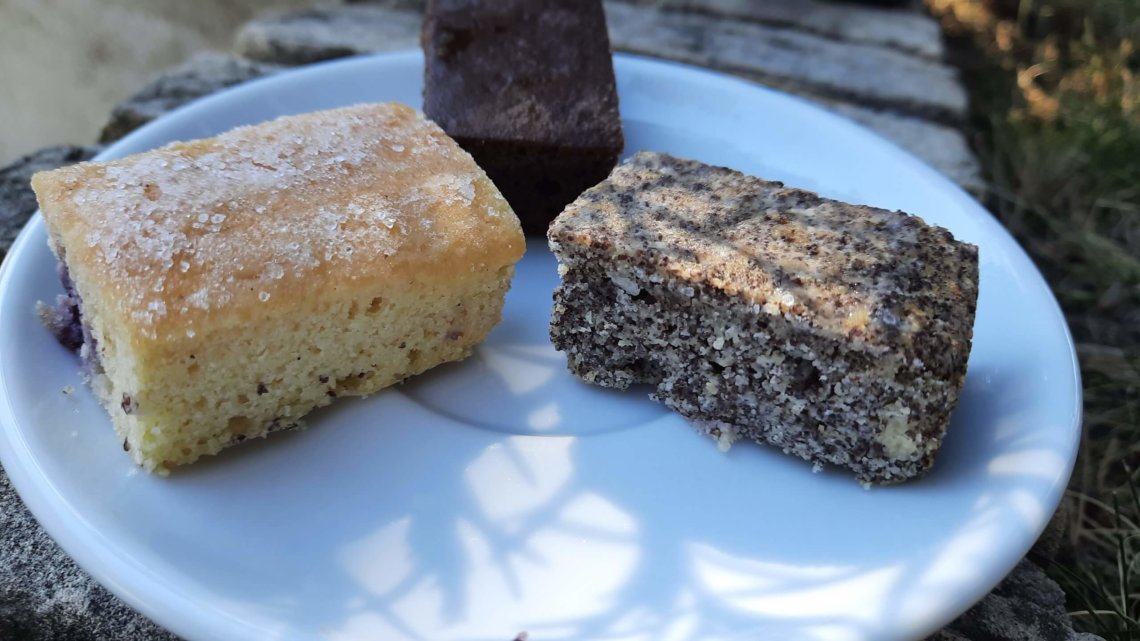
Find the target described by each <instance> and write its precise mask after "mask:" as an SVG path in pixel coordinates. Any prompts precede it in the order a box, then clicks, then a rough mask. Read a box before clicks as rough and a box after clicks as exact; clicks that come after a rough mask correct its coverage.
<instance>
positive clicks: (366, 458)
mask: <svg viewBox="0 0 1140 641" xmlns="http://www.w3.org/2000/svg"><path fill="white" fill-rule="evenodd" d="M534 354H535V353H531V355H532V357H533V359H534V360H533V363H532V364H535V365H537V366H545V365H543V364H544V363H548V361H547V360H544V359H543V358H542V357H541V356H534ZM548 364H550V365H551V366H558V367H562V366H563V365H562V364H561V363H548ZM469 365H471V366H472V367H477V362H473V363H470V364H469ZM1001 372H1002V369H1001V368H1000V367H997V366H996V365H992V364H988V363H985V362H981V363H978V364H977V366H976V367H975V368H974V369H972V370H971V374H970V378H969V379H968V384H967V388H966V392H965V394H964V397H963V401H962V404H961V406H960V409H959V411H958V413H957V414H956V415H955V422H954V425H953V427H952V430H951V432H950V436H949V438H948V439H947V443H946V447H945V449H944V451H943V453H942V454H943V455H942V456H941V457H940V459H939V463H938V464H937V465H936V467H935V470H934V471H933V473H932V474H931V475H930V476H928V477H927V478H925V479H923V480H921V481H918V482H916V483H911V484H907V485H903V486H897V487H885V488H873V489H871V490H869V491H867V490H863V489H862V488H860V487H859V486H858V485H857V484H855V483H854V482H853V481H852V480H851V479H850V478H849V477H848V476H847V475H846V474H844V473H842V472H837V471H825V472H823V473H821V474H812V473H811V472H810V467H809V466H808V465H807V464H805V463H803V462H802V461H799V460H798V459H792V458H790V457H785V456H783V455H781V454H779V453H778V452H775V451H773V450H772V449H771V448H767V447H763V446H758V445H754V444H745V443H741V444H738V445H737V446H736V447H734V448H733V449H732V450H731V451H730V452H728V453H727V454H722V453H720V452H718V451H717V450H716V447H715V445H714V444H713V443H711V442H710V441H709V440H708V439H707V438H704V437H701V436H699V435H697V434H696V433H694V432H693V431H692V430H691V429H690V428H689V426H687V425H686V424H685V423H684V422H683V421H680V420H679V419H676V418H675V417H672V416H671V415H667V414H666V415H664V416H661V417H660V418H658V419H656V420H652V421H649V422H648V423H647V424H644V425H642V426H640V427H637V428H635V429H628V430H616V431H607V432H601V433H593V434H586V435H581V436H533V435H526V434H521V435H520V434H509V433H506V432H505V431H492V430H485V429H472V428H471V427H470V426H467V425H462V424H459V423H458V422H450V421H447V420H441V419H440V417H439V416H434V417H432V416H430V415H429V416H428V418H422V417H421V418H415V419H411V418H409V419H407V422H404V423H403V424H395V423H393V422H391V421H390V420H388V418H387V417H392V416H399V417H413V416H420V415H417V414H415V413H414V412H410V411H408V410H410V408H411V407H412V406H415V405H417V401H415V400H414V397H415V396H417V390H415V389H405V388H400V389H398V390H396V391H394V392H393V393H386V394H382V395H380V396H378V397H377V398H375V399H371V400H369V401H365V402H359V401H348V402H346V403H342V404H338V405H336V406H335V407H333V408H329V409H326V410H323V411H322V412H320V413H319V414H318V415H317V416H315V417H314V419H313V422H314V425H315V427H314V428H312V429H310V430H308V431H306V432H301V433H298V434H296V435H293V436H291V437H287V439H286V440H284V441H282V443H281V445H280V446H270V447H267V448H264V449H263V450H260V451H256V452H246V453H243V454H242V456H241V460H240V461H239V460H238V458H237V457H234V458H233V459H232V460H228V461H227V460H225V458H223V460H220V461H218V462H217V463H215V464H210V465H207V466H203V467H202V468H200V470H198V471H195V472H193V473H191V474H187V475H184V476H182V475H180V476H179V477H177V478H175V479H172V480H174V485H184V484H186V483H193V482H197V481H204V482H208V483H211V484H213V483H221V484H223V485H224V484H226V481H225V480H224V477H227V476H229V475H230V474H231V473H235V474H239V475H240V476H242V477H246V478H248V477H257V476H259V475H268V476H270V477H275V478H277V479H279V480H280V483H282V484H284V485H285V486H286V487H283V488H279V489H281V490H283V493H282V494H281V495H283V496H288V497H291V499H290V501H288V502H279V503H278V504H275V505H259V504H258V503H259V501H261V500H263V499H262V498H261V497H262V493H261V492H259V491H257V490H256V489H250V490H248V491H246V490H243V489H242V488H241V487H236V488H234V489H233V490H232V492H237V493H239V494H241V493H243V492H245V495H244V496H243V497H239V499H238V500H229V501H227V502H226V504H225V505H224V506H221V507H218V506H214V507H212V508H206V509H205V511H204V514H203V516H204V517H205V516H206V513H208V516H209V518H213V519H222V520H223V522H224V521H225V520H226V519H238V520H240V519H249V518H257V519H261V520H262V522H263V523H265V524H266V525H267V526H272V525H277V526H278V528H277V531H278V534H277V535H276V536H275V537H274V539H273V540H270V541H258V542H256V543H255V544H256V545H259V546H268V547H269V548H270V549H271V550H277V551H278V552H279V554H280V555H281V558H283V559H289V560H288V561H283V562H282V564H281V569H280V574H279V575H277V576H274V575H273V572H274V570H273V569H268V570H267V568H265V567H250V568H240V567H234V561H233V558H232V555H231V554H228V553H223V554H218V555H216V557H217V558H216V563H217V564H219V566H220V567H219V568H215V570H214V571H220V572H224V573H226V574H227V575H232V574H233V573H235V572H239V573H240V572H243V571H244V572H247V573H250V581H249V582H248V583H245V584H239V585H238V586H236V587H235V588H234V594H233V598H234V599H249V600H250V603H248V604H247V605H246V606H244V607H248V608H252V609H253V610H254V611H256V610H257V609H258V608H268V610H269V612H270V613H271V614H272V618H274V619H276V620H279V621H286V622H289V623H288V624H286V625H285V627H283V628H282V629H281V630H280V631H279V632H280V636H283V637H284V636H288V634H287V633H288V631H289V629H290V627H292V626H293V625H295V626H296V629H298V630H300V629H307V621H306V618H307V617H308V616H310V615H308V614H304V613H303V612H302V611H303V610H304V608H303V604H304V603H305V601H306V600H307V599H314V600H315V599H318V598H319V600H320V602H323V603H329V602H332V603H339V604H342V607H341V608H340V609H330V610H327V611H323V612H321V613H320V615H319V616H320V618H321V624H320V627H321V629H322V631H323V632H324V637H325V638H328V639H344V640H347V639H398V638H405V639H435V638H441V637H442V638H454V639H509V638H511V636H512V635H513V634H515V632H517V631H518V630H522V629H525V630H527V631H528V632H529V633H530V635H531V638H532V639H610V638H614V639H616V638H621V639H659V638H682V639H689V638H691V639H706V638H718V639H736V638H739V639H745V638H758V637H764V638H807V639H810V638H821V639H823V638H829V636H830V635H832V634H835V633H836V631H839V630H845V631H848V632H849V633H851V632H852V631H854V632H853V635H854V638H868V639H891V638H896V635H897V634H899V633H900V632H899V631H900V630H911V631H913V630H926V631H930V629H931V627H932V626H936V625H937V624H938V621H937V620H935V619H934V618H932V617H936V616H938V613H940V612H944V611H945V607H946V602H947V601H948V600H949V601H951V602H952V601H954V600H955V599H958V598H959V597H957V596H956V595H957V594H958V593H959V592H961V590H962V589H963V586H968V585H971V584H972V583H974V582H976V581H977V577H978V575H979V574H980V573H984V572H985V571H987V567H988V566H990V565H992V557H991V552H992V548H993V542H994V541H995V540H996V539H999V538H1001V537H1007V536H1011V535H1014V534H1015V532H1014V530H1013V529H1011V523H1012V527H1013V528H1017V527H1023V528H1031V527H1033V524H1034V523H1036V522H1038V519H1039V518H1040V516H1041V515H1040V514H1039V513H1038V512H1040V511H1041V510H1043V509H1045V508H1044V506H1041V505H1039V504H1035V503H1034V500H1035V499H1034V498H1033V496H1034V495H1033V493H1032V492H1028V491H1026V489H1025V487H1026V483H1027V482H1029V483H1033V482H1037V481H1038V480H1039V481H1040V482H1048V481H1047V479H1048V478H1049V477H1050V474H1051V473H1050V468H1049V466H1050V465H1057V464H1060V463H1059V461H1058V460H1057V457H1056V456H1052V455H1051V454H1050V453H1049V451H1050V450H1049V447H1050V445H1049V444H1048V443H1046V444H1044V445H1043V443H1042V442H1041V440H1040V438H1039V437H1038V436H1035V434H1036V432H1035V431H1034V430H1032V429H1030V426H1027V425H1025V424H1024V421H1023V420H1022V418H1023V417H1021V415H1020V412H1021V409H1020V408H1022V407H1024V404H1025V401H1026V395H1028V394H1032V393H1033V390H1034V388H1033V385H1032V384H1031V382H1030V383H1027V382H1026V381H1024V380H1020V379H1003V378H1001ZM479 374H480V376H492V374H488V372H486V371H482V370H479ZM440 375H441V376H444V377H457V376H460V375H461V372H459V371H454V372H446V371H445V372H443V373H441V374H440ZM550 380H552V379H550ZM550 380H548V381H547V382H546V383H544V385H553V384H554V383H552V382H550ZM425 384H433V383H432V382H431V381H425ZM498 384H499V385H500V386H501V387H502V389H501V390H500V394H501V395H500V396H494V397H492V398H500V399H501V398H506V395H508V394H509V391H508V390H509V389H510V385H511V383H510V381H508V380H506V379H500V380H499V382H498ZM574 384H575V385H579V383H574ZM406 387H407V386H406ZM534 392H535V393H534V395H533V397H530V395H529V394H528V395H524V398H525V397H530V400H529V401H527V402H526V403H524V406H523V407H520V408H517V410H518V411H517V415H518V416H526V415H528V414H529V413H530V411H532V410H533V409H535V408H538V407H540V405H541V404H542V403H546V402H548V401H549V399H550V396H549V395H546V394H543V393H542V388H541V386H540V387H539V388H535V390H534ZM629 395H633V396H637V400H635V401H634V402H635V403H638V404H640V403H642V402H644V403H645V404H648V407H647V408H646V409H652V407H655V405H652V404H651V403H650V401H648V400H647V399H644V397H643V396H641V395H639V394H637V393H636V392H630V393H629ZM516 400H517V399H516ZM626 400H629V399H626ZM347 441H351V442H352V443H353V447H352V448H344V447H340V446H338V445H337V444H338V443H344V442H347ZM647 444H649V445H647ZM266 445H269V444H268V443H267V444H266ZM1056 446H1057V447H1058V448H1060V447H1061V445H1060V442H1059V441H1058V443H1057V444H1056ZM383 450H390V451H395V452H399V453H400V455H399V456H398V457H394V458H393V457H388V458H385V459H384V460H385V461H386V463H385V467H383V468H381V467H378V466H377V463H376V461H377V459H378V456H377V453H378V452H381V451H383ZM1057 451H1061V450H1060V449H1058V450H1057ZM295 456H305V457H310V458H316V459H317V460H327V461H329V463H330V465H329V467H328V468H327V469H326V470H324V471H323V472H321V471H320V469H321V468H319V467H313V466H305V467H304V468H297V469H298V471H299V475H297V476H292V475H291V474H290V472H289V468H290V466H289V463H288V460H289V459H290V458H292V457H295ZM251 468H252V469H251ZM318 473H327V474H333V475H338V476H341V477H343V478H344V479H346V483H345V484H344V486H343V487H342V488H341V489H340V490H339V491H338V493H337V494H336V495H329V494H327V493H321V492H317V491H314V490H313V488H317V487H322V486H323V485H322V483H321V482H320V481H319V479H316V478H307V476H311V475H313V474H318ZM979 476H984V477H986V478H987V485H986V487H985V490H984V491H982V492H979V491H978V490H977V487H976V486H971V485H969V484H966V483H963V479H965V478H969V477H975V478H976V477H979ZM324 487H327V485H324ZM230 498H231V499H233V498H234V497H233V496H231V497H230ZM171 500H172V501H177V498H172V499H171ZM931 502H935V503H936V504H937V505H938V506H939V508H940V509H938V510H935V511H931V510H930V509H929V508H928V506H929V504H930V503H931ZM191 507H192V506H191ZM180 509H186V507H185V506H183V507H182V508H180ZM1011 512H1013V513H1016V514H1017V515H1019V516H1020V517H1023V518H1017V519H1014V520H1013V521H1012V522H1011V520H1010V519H1009V514H1010V513H1011ZM1019 522H1020V523H1021V524H1022V525H1021V526H1018V525H1017V523H1019ZM946 532H952V534H951V535H950V536H946ZM313 542H317V543H316V544H315V545H314V543H313ZM853 551H854V552H853ZM263 552H267V551H266V550H263ZM197 556H198V558H199V559H201V558H202V556H201V555H197ZM205 558H207V559H208V558H209V554H208V553H207V554H206V555H205ZM916 558H917V559H920V562H917V563H916V562H914V559H916ZM853 559H855V561H853ZM904 560H905V562H904ZM964 560H974V561H976V564H971V563H969V562H964ZM209 564H210V562H209V561H207V562H206V564H205V565H206V566H208V565H209ZM180 569H181V571H184V572H188V573H190V574H196V573H199V572H207V573H208V572H210V571H209V570H200V569H195V568H180ZM200 578H201V580H203V581H209V582H213V579H211V578H210V577H209V576H202V577H200ZM998 578H1000V577H998ZM995 580H996V579H995ZM268 586H272V588H273V589H271V590H269V592H268V593H267V587H268ZM329 590H333V592H332V593H330V592H329ZM251 595H252V598H251ZM963 605H965V604H963ZM489 613H491V615H490V616H488V614H489ZM488 620H494V621H510V622H512V623H514V625H512V626H511V627H510V628H506V624H502V625H503V626H504V628H506V629H497V628H496V629H488V628H487V624H486V621H488ZM424 621H435V622H437V623H438V626H435V625H425V624H424ZM514 628H517V629H514ZM266 638H274V635H272V634H268V635H267V636H266Z"/></svg>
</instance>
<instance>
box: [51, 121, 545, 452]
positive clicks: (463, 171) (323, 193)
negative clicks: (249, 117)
mask: <svg viewBox="0 0 1140 641" xmlns="http://www.w3.org/2000/svg"><path fill="white" fill-rule="evenodd" d="M33 186H34V188H35V191H36V195H37V197H38V198H39V202H40V206H41V207H42V209H43V216H44V221H45V223H46V226H47V231H48V235H49V243H50V245H51V247H52V249H53V250H54V251H55V252H56V254H57V256H58V257H59V258H60V260H61V262H63V263H64V269H63V270H62V275H63V276H64V284H65V287H66V288H67V289H68V290H69V293H68V295H67V296H65V297H64V300H65V302H66V303H67V304H69V305H71V306H72V307H73V309H72V310H71V315H70V317H71V318H73V319H74V320H75V321H76V322H81V323H82V325H83V326H84V327H83V329H82V331H80V332H76V331H72V332H70V336H72V337H75V336H81V337H83V338H82V340H83V346H82V348H81V353H82V354H83V355H84V356H85V358H86V359H87V360H88V361H90V364H89V367H88V374H89V376H90V379H91V386H92V388H93V389H94V391H95V392H96V394H97V395H98V396H99V397H100V400H101V401H102V403H103V405H104V407H105V408H106V409H107V411H108V412H109V413H110V415H111V419H112V423H113V424H114V427H115V429H116V431H117V432H118V434H119V437H120V438H121V439H123V443H124V447H125V448H127V449H129V450H130V453H131V456H133V457H134V460H135V461H136V462H138V463H139V464H140V465H142V466H143V467H145V468H146V469H147V470H151V471H156V472H158V473H165V472H166V471H167V470H169V469H170V468H172V467H174V466H177V465H182V464H185V463H190V462H192V461H194V460H196V459H198V458H199V457H201V456H203V455H207V454H213V453H216V452H218V451H220V450H221V449H223V448H224V447H227V446H229V445H231V444H234V443H238V442H241V441H244V440H247V439H251V438H256V437H261V436H265V435H266V434H267V433H269V432H271V431H273V430H275V429H280V428H285V427H290V426H294V425H296V424H297V422H298V421H299V420H300V419H301V417H302V416H303V415H305V414H306V413H308V412H309V411H311V410H312V409H314V408H316V407H320V406H322V405H326V404H328V403H330V402H331V401H332V399H334V398H336V397H338V396H343V395H364V394H371V393H374V392H376V391H378V390H380V389H382V388H384V387H386V386H388V385H391V384H393V383H395V382H397V381H400V380H402V379H404V378H406V377H409V376H413V375H415V374H418V373H420V372H423V371H424V370H426V369H428V368H431V367H434V366H435V365H438V364H440V363H443V362H447V361H452V360H457V359H461V358H463V357H465V356H467V355H468V354H469V353H470V351H471V348H472V347H473V346H474V345H475V344H477V343H479V342H480V341H482V340H483V338H484V337H485V336H486V335H487V333H488V332H489V331H490V330H491V328H492V327H494V326H495V324H497V323H498V322H499V318H500V313H501V310H502V306H503V296H504V294H505V292H506V290H507V288H508V287H509V285H510V280H511V275H512V273H513V269H514V264H515V262H516V261H517V260H518V259H519V258H520V257H521V256H522V253H523V250H524V241H523V236H522V230H521V228H520V226H519V221H518V218H517V217H516V216H515V215H514V213H513V212H512V211H511V209H510V207H509V206H508V205H507V202H506V201H505V200H504V199H503V198H502V196H501V195H500V194H499V192H498V191H497V190H496V189H495V186H494V185H493V184H492V183H491V181H490V180H489V179H488V178H487V176H486V174H484V173H483V171H482V170H480V169H479V167H478V166H477V165H476V164H475V162H474V161H473V160H472V159H471V156H470V155H468V154H467V153H466V152H464V151H463V150H462V149H460V148H459V146H458V145H457V144H456V143H455V142H454V141H453V140H451V139H450V138H449V137H448V136H447V135H446V134H445V133H444V132H443V131H442V130H441V129H440V128H439V127H437V126H436V125H435V124H433V123H431V122H430V121H428V120H427V119H425V118H424V117H423V115H422V114H420V113H418V112H416V111H415V110H413V109H411V108H409V107H406V106H404V105H400V104H396V103H387V104H374V105H358V106H354V107H346V108H343V109H335V110H330V111H321V112H315V113H310V114H303V115H299V116H291V117H286V118H280V119H277V120H273V121H270V122H266V123H262V124H259V125H254V126H251V127H241V128H238V129H235V130H233V131H230V132H227V133H224V134H222V135H220V136H217V137H215V138H209V139H204V140H196V141H190V142H184V143H175V144H173V145H170V146H167V147H163V148H161V149H157V150H154V151H150V152H146V153H143V154H139V155H135V156H131V157H128V158H124V159H121V160H114V161H110V162H105V163H85V164H80V165H74V166H71V167H66V168H63V169H59V170H56V171H52V172H46V173H40V174H36V176H35V177H34V178H33ZM49 316H50V314H49ZM56 317H57V318H64V319H66V318H68V315H67V314H61V315H57V316H56ZM72 342H74V341H72Z"/></svg>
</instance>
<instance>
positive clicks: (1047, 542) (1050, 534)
mask: <svg viewBox="0 0 1140 641" xmlns="http://www.w3.org/2000/svg"><path fill="white" fill-rule="evenodd" d="M1073 514H1074V513H1073V504H1072V503H1070V502H1069V501H1068V500H1067V499H1063V500H1062V501H1061V505H1060V506H1059V507H1058V508H1057V511H1056V512H1054V513H1053V518H1051V519H1049V524H1048V525H1046V526H1045V531H1044V532H1042V533H1041V536H1039V537H1037V542H1036V543H1034V544H1033V548H1032V549H1030V550H1029V558H1031V559H1033V560H1034V561H1037V562H1038V563H1042V564H1045V565H1048V564H1049V562H1050V561H1053V560H1054V559H1056V558H1057V554H1058V553H1059V552H1060V551H1061V548H1062V547H1064V544H1065V538H1066V537H1067V536H1068V535H1069V524H1070V523H1071V522H1072V519H1073Z"/></svg>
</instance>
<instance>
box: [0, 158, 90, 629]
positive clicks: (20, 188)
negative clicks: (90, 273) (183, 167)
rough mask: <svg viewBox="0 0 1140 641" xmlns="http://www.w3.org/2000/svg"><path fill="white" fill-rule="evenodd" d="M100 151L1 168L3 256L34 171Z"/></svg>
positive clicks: (27, 210) (29, 209) (30, 208)
mask: <svg viewBox="0 0 1140 641" xmlns="http://www.w3.org/2000/svg"><path fill="white" fill-rule="evenodd" d="M98 151H99V148H98V147H78V146H71V145H67V146H62V147H48V148H47V149H41V150H39V151H37V152H35V153H33V154H29V155H27V156H24V157H23V158H20V159H18V160H17V161H16V162H14V163H12V164H11V165H9V166H7V167H5V168H3V169H0V260H2V259H3V258H4V255H5V254H7V253H8V248H9V247H11V246H12V241H13V240H16V234H18V233H20V230H21V229H23V227H24V224H25V223H27V222H28V219H29V218H31V216H32V214H34V213H35V212H36V209H38V208H39V206H38V205H37V204H36V195H35V194H34V193H32V185H31V182H30V181H31V180H32V174H34V173H36V172H37V171H45V170H48V169H55V168H56V167H62V166H64V165H70V164H73V163H77V162H80V161H83V160H87V159H88V158H90V157H92V156H94V155H95V154H96V153H97V152H98ZM2 638H4V637H3V636H0V639H2Z"/></svg>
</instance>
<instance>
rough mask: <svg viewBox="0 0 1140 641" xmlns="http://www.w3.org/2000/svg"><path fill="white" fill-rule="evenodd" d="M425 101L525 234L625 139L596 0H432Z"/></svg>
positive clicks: (594, 179)
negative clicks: (503, 200) (487, 178)
mask: <svg viewBox="0 0 1140 641" xmlns="http://www.w3.org/2000/svg"><path fill="white" fill-rule="evenodd" d="M423 49H424V59H425V60H424V62H425V73H424V112H425V113H426V114H427V116H428V117H429V118H431V119H432V120H435V121H436V122H437V123H439V125H440V126H441V127H443V130H444V131H446V132H447V133H448V134H449V135H450V136H451V137H452V138H454V139H455V140H456V141H457V142H458V143H459V144H460V145H461V146H462V147H463V148H464V149H466V150H467V151H468V152H470V153H471V155H472V156H474V157H475V161H476V162H477V163H479V166H480V167H482V168H483V169H484V170H485V171H486V172H487V175H488V176H490V178H491V180H492V181H494V183H495V185H496V186H497V187H498V188H499V190H500V191H501V192H502V193H503V195H504V196H505V197H506V198H507V201H508V202H510V204H511V207H512V208H514V210H515V212H516V213H517V214H518V216H519V218H520V219H521V220H522V224H523V229H524V231H526V233H528V234H535V235H542V234H545V233H546V230H547V227H548V226H549V224H550V221H551V220H553V219H554V217H555V216H557V215H558V213H559V212H560V211H562V208H563V207H565V206H566V204H567V203H569V202H570V201H572V200H574V199H575V198H577V197H578V195H579V194H581V193H582V192H583V191H584V190H586V189H587V188H589V187H591V186H593V185H595V184H597V183H598V182H599V181H601V180H603V179H604V178H605V177H606V175H607V174H608V173H609V171H610V170H611V169H612V168H613V166H614V163H615V162H617V158H618V155H619V154H620V153H621V150H622V147H623V145H624V142H623V138H622V131H621V120H620V118H619V116H618V98H617V90H616V88H615V84H614V70H613V61H612V58H611V54H610V43H609V36H608V35H607V33H606V19H605V14H604V12H603V10H602V3H601V1H600V0H501V1H499V2H487V1H485V0H484V1H480V0H429V2H428V4H427V13H426V16H425V18H424V27H423Z"/></svg>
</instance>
